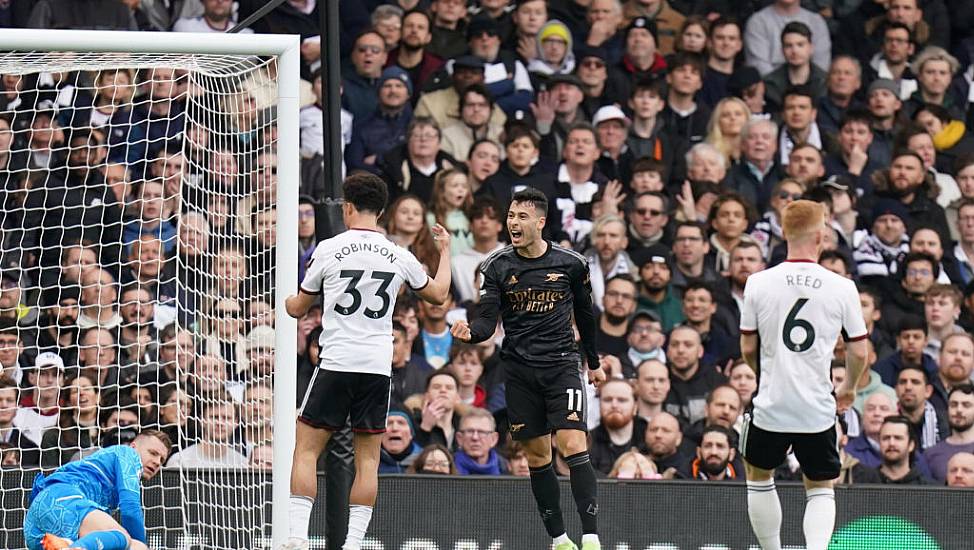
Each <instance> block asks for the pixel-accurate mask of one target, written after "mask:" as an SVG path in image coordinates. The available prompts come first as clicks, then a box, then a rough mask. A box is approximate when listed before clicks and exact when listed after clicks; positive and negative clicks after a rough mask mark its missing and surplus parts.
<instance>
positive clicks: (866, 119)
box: [839, 108, 873, 133]
mask: <svg viewBox="0 0 974 550" xmlns="http://www.w3.org/2000/svg"><path fill="white" fill-rule="evenodd" d="M853 122H858V123H860V124H865V125H866V128H869V132H870V133H872V131H873V129H872V126H870V124H872V115H871V114H870V113H869V111H867V110H865V109H858V108H852V109H849V110H848V111H846V112H845V115H844V116H843V117H842V121H841V122H840V123H839V129H842V128H845V127H846V125H847V124H852V123H853Z"/></svg>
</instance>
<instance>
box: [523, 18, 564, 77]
mask: <svg viewBox="0 0 974 550" xmlns="http://www.w3.org/2000/svg"><path fill="white" fill-rule="evenodd" d="M550 37H556V38H561V39H562V40H564V41H565V42H567V49H566V50H565V57H564V58H563V59H562V60H561V63H560V64H558V65H554V64H552V63H551V62H550V61H549V60H546V59H543V58H542V56H543V55H544V49H543V48H542V47H541V43H542V42H543V41H544V39H546V38H550ZM536 41H537V45H538V57H537V58H536V59H532V60H531V62H530V63H528V72H530V73H538V74H543V75H546V76H549V75H553V74H570V73H571V72H572V71H574V70H575V53H574V52H573V51H572V50H573V40H572V33H571V32H570V31H569V30H568V26H567V25H565V24H564V23H562V22H561V21H559V20H557V19H552V20H550V21H548V22H547V23H545V24H544V26H542V27H541V30H540V31H538V36H537V38H536Z"/></svg>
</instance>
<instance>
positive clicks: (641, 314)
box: [629, 309, 663, 330]
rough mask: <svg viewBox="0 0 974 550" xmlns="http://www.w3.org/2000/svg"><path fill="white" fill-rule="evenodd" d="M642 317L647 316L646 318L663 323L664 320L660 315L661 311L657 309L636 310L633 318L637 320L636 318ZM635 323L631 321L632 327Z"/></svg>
mask: <svg viewBox="0 0 974 550" xmlns="http://www.w3.org/2000/svg"><path fill="white" fill-rule="evenodd" d="M640 317H645V318H646V319H649V320H650V321H654V322H656V323H662V322H663V320H662V319H661V318H660V316H659V313H656V312H655V311H653V310H651V309H640V310H637V311H636V314H635V315H633V316H632V320H633V321H635V320H636V319H639V318H640ZM633 324H635V323H629V326H630V327H632V325H633ZM630 330H631V329H630Z"/></svg>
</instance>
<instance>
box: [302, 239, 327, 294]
mask: <svg viewBox="0 0 974 550" xmlns="http://www.w3.org/2000/svg"><path fill="white" fill-rule="evenodd" d="M320 247H321V245H318V248H316V249H315V251H314V252H313V253H312V254H311V259H310V260H308V265H306V266H305V269H304V280H303V281H301V291H302V292H304V293H305V294H315V295H318V294H321V285H322V283H323V282H324V280H325V267H326V265H325V264H326V263H327V262H326V261H325V260H323V259H322V257H321V248H320Z"/></svg>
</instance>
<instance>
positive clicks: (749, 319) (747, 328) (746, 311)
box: [739, 276, 758, 334]
mask: <svg viewBox="0 0 974 550" xmlns="http://www.w3.org/2000/svg"><path fill="white" fill-rule="evenodd" d="M753 281H754V277H753V276H751V277H748V278H747V282H745V283H744V302H743V305H742V306H741V325H740V327H739V328H740V329H741V334H755V333H757V331H758V312H757V309H756V308H755V307H754V292H753V291H752V288H751V287H752V286H753V285H752V284H751V283H752V282H753Z"/></svg>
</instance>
